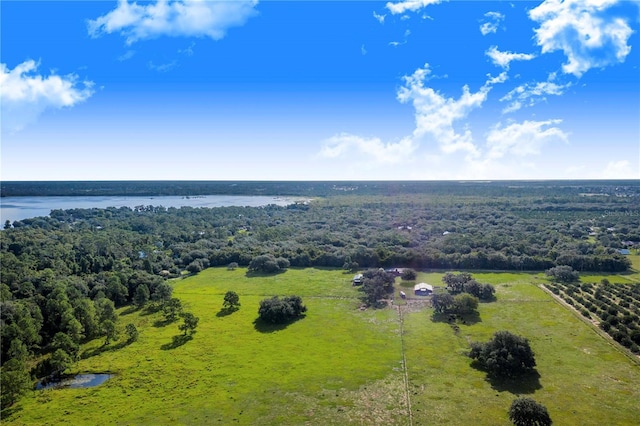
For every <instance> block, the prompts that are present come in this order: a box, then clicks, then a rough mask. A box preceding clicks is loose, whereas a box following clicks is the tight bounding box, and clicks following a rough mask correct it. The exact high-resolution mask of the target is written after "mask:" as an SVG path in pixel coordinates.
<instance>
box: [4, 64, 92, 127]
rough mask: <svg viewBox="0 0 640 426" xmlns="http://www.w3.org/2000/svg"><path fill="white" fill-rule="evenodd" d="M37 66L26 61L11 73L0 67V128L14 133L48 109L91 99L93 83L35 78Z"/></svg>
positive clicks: (67, 78)
mask: <svg viewBox="0 0 640 426" xmlns="http://www.w3.org/2000/svg"><path fill="white" fill-rule="evenodd" d="M38 66H39V64H38V63H36V62H35V61H33V60H28V61H25V62H23V63H21V64H20V65H18V66H16V67H15V68H14V69H12V70H10V69H9V68H8V67H7V65H6V64H0V98H2V128H3V130H8V131H9V132H11V133H12V132H16V131H19V130H21V129H22V128H24V127H25V126H26V125H27V124H29V123H31V122H33V121H35V120H36V119H37V118H38V117H39V116H40V115H41V114H42V113H43V112H44V111H46V110H48V109H59V108H64V107H72V106H74V105H76V104H77V103H79V102H82V101H84V100H86V99H88V98H89V97H90V96H91V95H93V93H94V90H93V82H92V81H83V82H81V83H79V81H78V77H77V76H76V75H74V74H69V75H66V76H59V75H56V74H54V73H51V74H50V75H48V76H42V75H39V74H36V71H37V70H38Z"/></svg>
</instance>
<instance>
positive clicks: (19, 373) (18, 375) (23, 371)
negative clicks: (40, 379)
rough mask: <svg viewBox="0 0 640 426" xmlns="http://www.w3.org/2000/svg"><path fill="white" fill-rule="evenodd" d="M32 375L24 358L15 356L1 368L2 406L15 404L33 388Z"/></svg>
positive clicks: (0, 394) (0, 390) (0, 393)
mask: <svg viewBox="0 0 640 426" xmlns="http://www.w3.org/2000/svg"><path fill="white" fill-rule="evenodd" d="M31 383H32V380H31V376H30V375H29V370H28V369H27V366H26V364H25V361H24V360H20V359H18V358H13V359H11V360H9V361H7V362H5V363H4V365H3V366H2V369H0V402H1V406H2V408H6V407H9V406H11V405H13V404H14V403H15V402H16V401H17V400H18V399H20V397H21V396H22V395H24V394H25V393H26V392H27V391H28V390H29V389H30V388H31Z"/></svg>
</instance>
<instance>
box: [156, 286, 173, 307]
mask: <svg viewBox="0 0 640 426" xmlns="http://www.w3.org/2000/svg"><path fill="white" fill-rule="evenodd" d="M172 294H173V287H171V285H169V284H167V283H166V282H161V283H159V284H158V285H157V286H156V288H155V290H154V292H153V295H152V296H151V300H153V301H156V302H162V303H164V302H166V301H168V300H169V299H171V295H172Z"/></svg>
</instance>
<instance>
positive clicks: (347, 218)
mask: <svg viewBox="0 0 640 426" xmlns="http://www.w3.org/2000/svg"><path fill="white" fill-rule="evenodd" d="M368 185H373V184H368ZM393 185H396V186H401V184H399V183H396V184H393ZM407 185H408V186H409V187H411V185H412V184H407ZM451 185H453V186H455V185H454V184H451ZM581 185H582V186H580V185H572V186H563V187H544V185H540V184H536V185H533V184H528V185H524V186H513V185H503V184H501V185H495V186H494V185H484V186H483V185H482V184H478V183H476V184H473V185H462V186H459V187H458V190H456V191H453V190H451V188H449V190H448V193H446V194H442V193H440V192H441V191H442V188H440V187H438V185H436V188H435V189H434V188H433V187H429V189H428V190H424V191H416V192H415V193H410V192H409V191H406V192H405V191H397V193H395V194H393V195H389V194H387V193H386V192H387V191H390V190H391V186H392V184H387V186H385V187H384V188H383V189H380V188H378V191H380V192H384V193H379V194H372V195H366V194H356V192H358V189H357V188H359V185H356V184H355V183H352V184H351V186H349V185H341V186H340V188H341V189H336V188H337V186H336V185H335V184H334V186H333V189H332V191H337V192H339V194H340V195H333V196H330V197H320V196H318V194H317V193H314V192H313V191H307V192H305V193H304V195H312V196H313V197H315V198H314V199H313V200H311V201H307V202H298V203H295V204H291V205H289V206H287V207H280V206H275V205H269V206H265V207H220V208H186V207H183V208H168V209H167V208H164V207H162V206H138V207H136V208H134V209H131V208H126V207H123V208H107V209H71V210H54V211H52V212H51V214H50V215H49V216H48V217H38V218H32V219H25V220H22V221H15V222H13V223H8V222H7V223H5V225H4V228H5V229H4V230H2V231H1V232H0V262H1V267H2V274H1V284H0V286H1V288H0V297H1V299H0V300H1V315H2V318H1V319H2V329H1V333H2V354H1V355H2V363H3V372H6V373H15V372H18V373H20V372H22V374H23V377H26V376H28V375H31V374H36V375H39V376H41V375H42V374H45V373H49V372H51V371H53V370H54V366H52V365H51V362H53V361H49V364H47V363H46V362H45V363H43V364H40V365H33V362H32V361H31V360H32V359H34V358H33V355H36V356H37V355H40V354H43V353H56V352H58V353H59V351H63V352H64V355H67V356H69V357H71V358H72V357H73V356H77V348H78V345H79V344H80V343H82V342H83V341H86V340H88V339H93V338H96V337H100V336H107V341H108V333H109V331H110V330H112V329H113V323H114V322H115V321H116V320H117V316H116V315H115V308H117V307H119V306H124V305H128V304H136V305H140V303H141V300H140V299H141V298H142V299H145V300H142V302H143V303H142V304H144V302H146V301H147V300H149V301H155V302H157V303H162V302H166V301H168V300H170V298H171V286H170V285H169V284H168V282H167V279H169V278H175V277H179V276H181V275H183V274H185V273H198V272H199V271H201V270H202V269H204V268H207V267H210V266H227V265H229V264H232V263H237V264H238V265H241V266H247V265H249V264H250V262H251V260H252V259H254V258H255V257H257V256H260V255H272V256H274V257H275V258H284V259H286V260H288V262H289V264H290V266H291V267H310V266H318V267H320V266H322V267H336V268H343V267H347V268H349V269H359V268H362V269H364V268H371V267H411V268H414V269H436V268H437V269H467V270H478V269H491V270H536V271H542V270H545V269H548V268H551V267H554V266H557V265H568V266H571V267H572V268H574V269H575V270H577V271H600V272H621V271H625V270H627V269H628V268H629V267H630V262H629V260H628V258H627V257H625V256H624V255H622V254H620V250H621V249H629V248H631V249H633V248H637V247H638V242H639V241H640V196H638V195H639V194H638V193H639V192H640V191H639V190H638V187H637V186H634V185H627V186H623V185H615V186H611V185H608V186H607V185H605V183H597V184H596V185H592V186H591V187H584V185H583V184H581ZM323 188H324V187H323ZM443 188H444V186H443ZM482 188H485V189H484V190H483V189H482ZM325 189H326V188H325ZM325 189H323V190H322V191H324V190H325ZM322 191H321V192H322ZM136 298H138V300H136ZM52 359H54V357H52ZM7 363H9V365H6V364H7ZM18 373H16V374H18ZM4 376H5V377H12V376H11V375H10V374H4Z"/></svg>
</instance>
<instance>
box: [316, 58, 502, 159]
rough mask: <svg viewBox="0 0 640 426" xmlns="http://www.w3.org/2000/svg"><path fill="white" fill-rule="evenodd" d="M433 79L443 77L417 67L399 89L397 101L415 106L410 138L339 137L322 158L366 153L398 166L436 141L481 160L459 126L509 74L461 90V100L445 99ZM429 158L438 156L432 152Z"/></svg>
mask: <svg viewBox="0 0 640 426" xmlns="http://www.w3.org/2000/svg"><path fill="white" fill-rule="evenodd" d="M432 78H441V77H438V76H434V75H432V73H431V70H430V68H429V64H425V66H424V67H423V68H418V69H417V70H416V71H415V72H414V73H413V74H411V75H408V76H405V77H403V81H404V85H403V86H402V87H401V88H400V89H399V90H398V93H397V99H398V101H400V102H401V103H408V102H411V104H412V105H413V107H414V114H415V126H416V127H415V129H414V131H413V132H412V134H411V135H409V136H406V137H404V138H402V139H401V140H400V141H399V142H393V143H384V142H382V141H381V140H380V139H379V138H364V137H361V136H357V135H352V134H346V133H343V134H340V135H337V136H334V137H332V138H331V139H328V140H327V141H325V143H324V145H323V146H322V149H321V152H320V155H321V156H322V157H325V158H334V159H336V158H347V157H354V156H357V155H358V154H360V155H362V154H365V155H367V156H369V157H370V158H373V159H374V160H376V161H377V162H379V163H395V162H398V161H400V160H406V157H407V156H409V155H410V154H412V153H414V152H415V151H416V150H417V149H418V148H419V147H420V146H421V145H422V144H423V143H424V142H431V141H434V142H435V143H436V144H437V147H438V149H439V152H440V153H441V154H443V155H452V154H456V153H457V154H458V155H460V154H465V155H467V156H468V157H469V158H475V157H478V155H479V154H480V150H479V148H478V147H477V146H476V145H475V144H474V142H473V137H472V135H471V131H470V130H469V129H467V128H464V125H463V130H462V131H461V132H460V131H458V130H456V126H457V123H459V122H460V121H463V120H464V119H465V118H467V116H468V115H469V113H470V112H471V111H472V110H474V109H476V108H479V107H480V106H481V105H482V104H483V103H484V101H485V100H486V99H487V94H488V93H489V91H490V90H491V88H492V86H493V85H494V84H497V83H502V82H504V81H505V80H506V79H507V75H506V73H504V72H503V73H501V74H500V75H498V76H497V77H491V76H487V81H486V82H485V84H484V85H483V86H482V87H481V88H480V89H479V90H478V91H477V92H475V93H471V91H470V89H469V87H468V86H464V87H463V88H462V94H461V96H460V97H459V98H458V99H455V98H452V97H446V96H444V95H442V94H441V93H438V92H437V91H435V90H434V89H432V88H431V87H426V86H425V83H426V82H427V81H429V80H430V79H432ZM430 155H431V156H433V155H435V154H434V152H430Z"/></svg>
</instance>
